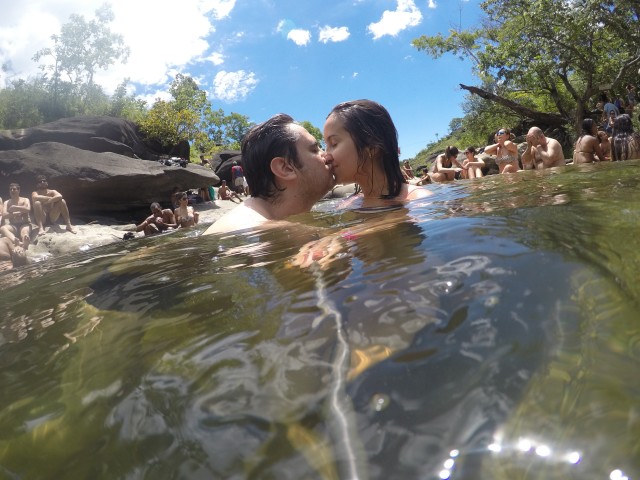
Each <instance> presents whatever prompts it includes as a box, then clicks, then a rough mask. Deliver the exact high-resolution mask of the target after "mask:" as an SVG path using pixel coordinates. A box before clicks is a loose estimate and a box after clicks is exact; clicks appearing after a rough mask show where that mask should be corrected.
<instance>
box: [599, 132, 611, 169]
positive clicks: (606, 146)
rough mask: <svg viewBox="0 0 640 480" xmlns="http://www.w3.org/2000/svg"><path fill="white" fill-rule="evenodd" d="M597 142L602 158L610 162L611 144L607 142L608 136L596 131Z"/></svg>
mask: <svg viewBox="0 0 640 480" xmlns="http://www.w3.org/2000/svg"><path fill="white" fill-rule="evenodd" d="M598 142H600V149H601V150H602V156H603V157H604V159H605V160H606V161H607V162H610V161H611V142H610V141H609V135H607V132H605V131H604V130H598Z"/></svg>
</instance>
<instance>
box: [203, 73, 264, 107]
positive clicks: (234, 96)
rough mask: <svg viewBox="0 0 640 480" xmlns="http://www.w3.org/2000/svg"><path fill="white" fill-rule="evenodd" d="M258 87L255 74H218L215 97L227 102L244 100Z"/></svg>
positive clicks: (214, 84) (214, 89) (215, 83)
mask: <svg viewBox="0 0 640 480" xmlns="http://www.w3.org/2000/svg"><path fill="white" fill-rule="evenodd" d="M256 85H258V79H257V78H256V75H255V73H253V72H245V71H244V70H238V71H237V72H225V71H224V70H223V71H221V72H218V73H217V74H216V77H215V79H214V80H213V95H214V97H215V98H217V99H219V100H223V101H225V102H236V101H238V100H244V99H245V98H246V97H247V96H248V95H249V94H250V93H251V92H252V91H253V90H254V89H255V88H256Z"/></svg>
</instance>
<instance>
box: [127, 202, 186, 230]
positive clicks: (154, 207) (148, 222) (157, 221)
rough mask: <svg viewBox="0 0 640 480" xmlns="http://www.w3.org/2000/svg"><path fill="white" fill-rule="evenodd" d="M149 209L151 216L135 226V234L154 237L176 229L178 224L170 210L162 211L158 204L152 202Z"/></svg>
mask: <svg viewBox="0 0 640 480" xmlns="http://www.w3.org/2000/svg"><path fill="white" fill-rule="evenodd" d="M150 208H151V215H149V216H148V217H147V218H146V219H145V220H144V222H142V223H141V224H140V225H136V232H140V231H143V232H144V234H145V235H154V234H156V233H161V232H164V231H167V230H171V229H174V228H177V227H178V222H176V218H175V216H174V215H173V212H172V211H171V209H170V208H165V209H164V210H163V209H162V207H161V206H160V204H159V203H158V202H153V203H152V204H151V206H150Z"/></svg>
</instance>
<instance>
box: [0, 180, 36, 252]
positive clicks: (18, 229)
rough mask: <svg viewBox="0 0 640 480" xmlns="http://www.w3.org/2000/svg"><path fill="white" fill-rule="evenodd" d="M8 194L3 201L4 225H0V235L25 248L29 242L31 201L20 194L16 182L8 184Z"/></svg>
mask: <svg viewBox="0 0 640 480" xmlns="http://www.w3.org/2000/svg"><path fill="white" fill-rule="evenodd" d="M9 194H10V195H11V197H10V198H9V200H7V201H6V202H4V225H3V226H2V227H0V235H1V236H3V237H7V238H8V239H9V240H10V241H11V243H13V244H14V245H18V246H21V247H22V248H24V249H25V250H26V249H27V248H29V244H30V243H31V217H30V216H29V212H30V211H31V203H30V202H29V199H28V198H24V197H21V196H20V185H18V184H17V183H11V184H9Z"/></svg>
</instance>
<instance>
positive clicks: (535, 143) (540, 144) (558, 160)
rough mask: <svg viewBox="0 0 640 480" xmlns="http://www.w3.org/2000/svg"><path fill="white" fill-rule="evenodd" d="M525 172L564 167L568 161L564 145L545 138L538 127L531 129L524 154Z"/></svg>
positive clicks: (523, 166)
mask: <svg viewBox="0 0 640 480" xmlns="http://www.w3.org/2000/svg"><path fill="white" fill-rule="evenodd" d="M521 158H522V168H523V169H524V170H534V169H537V170H542V169H543V168H553V167H564V166H565V165H566V161H565V159H564V153H563V152H562V145H560V142H558V141H557V140H556V139H554V138H547V137H545V135H544V133H543V132H542V130H541V129H540V128H538V127H531V128H530V129H529V133H527V149H526V150H525V151H524V152H523V153H522V157H521Z"/></svg>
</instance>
